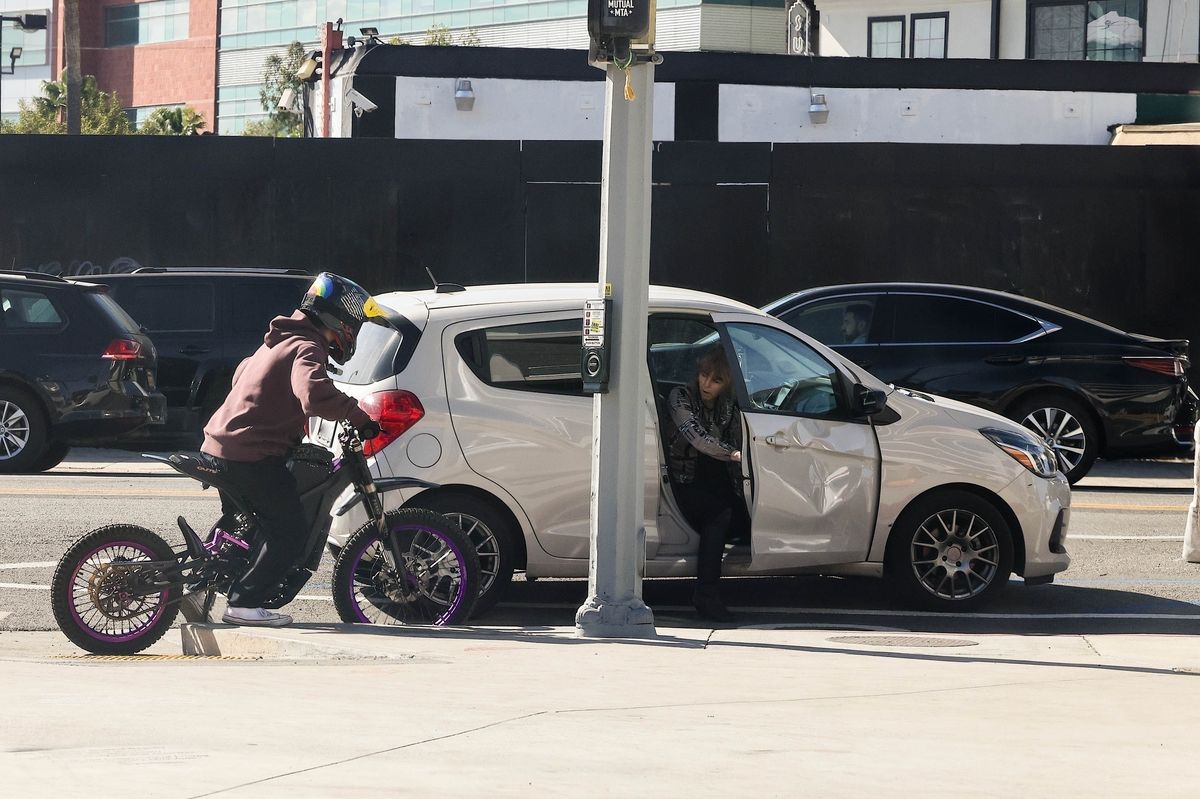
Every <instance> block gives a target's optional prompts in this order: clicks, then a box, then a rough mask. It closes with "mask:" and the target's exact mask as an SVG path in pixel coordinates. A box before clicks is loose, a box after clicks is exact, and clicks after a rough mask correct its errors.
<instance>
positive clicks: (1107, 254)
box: [0, 135, 1200, 340]
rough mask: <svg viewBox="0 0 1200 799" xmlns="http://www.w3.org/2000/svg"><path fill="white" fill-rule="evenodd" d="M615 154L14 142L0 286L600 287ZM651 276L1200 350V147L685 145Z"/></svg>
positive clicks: (375, 144)
mask: <svg viewBox="0 0 1200 799" xmlns="http://www.w3.org/2000/svg"><path fill="white" fill-rule="evenodd" d="M600 155H601V149H600V144H599V143H598V142H483V141H395V140H390V139H336V140H319V139H316V140H314V139H308V140H291V139H289V140H274V141H273V140H269V139H257V138H234V137H227V138H222V137H217V136H202V137H195V138H191V137H189V138H158V137H145V138H142V137H114V138H107V137H92V136H88V137H73V138H68V137H63V136H48V137H38V136H11V135H9V136H3V137H0V267H2V268H6V269H11V268H18V269H35V270H37V269H40V270H42V271H47V272H52V273H62V274H78V273H87V272H89V271H108V270H110V269H119V270H124V269H128V268H130V267H131V265H132V264H133V263H134V262H136V263H138V264H141V265H230V266H279V267H303V268H306V269H310V270H314V271H315V270H320V269H330V270H335V271H339V272H343V273H345V274H348V275H350V276H353V277H354V278H356V279H358V280H360V281H361V282H362V283H363V284H364V285H366V286H367V287H368V288H369V289H371V290H373V291H383V290H387V289H397V288H419V287H424V286H427V285H428V278H427V276H426V275H425V272H424V267H426V266H428V267H430V268H431V269H432V270H433V271H434V273H435V275H436V276H437V278H438V279H439V280H444V281H455V282H460V283H466V284H471V283H483V282H513V281H518V282H519V281H542V280H582V281H591V280H594V279H596V276H597V266H598V258H599V244H598V236H599V214H600V186H599V179H600ZM654 179H655V187H654V191H653V221H654V226H653V236H652V245H651V250H652V253H651V277H652V279H653V280H654V281H655V282H657V283H665V284H673V285H680V286H687V287H692V288H699V289H705V290H709V291H714V292H717V293H721V294H726V295H728V296H732V297H735V298H738V299H742V300H745V301H747V302H750V303H753V304H761V303H763V302H766V301H767V300H770V299H773V298H774V297H776V296H779V295H781V294H784V293H787V292H790V291H793V290H796V289H799V288H803V287H807V286H814V285H824V284H829V283H843V282H854V281H866V280H931V281H946V282H954V283H968V284H973V285H981V286H987V287H991V288H999V289H1006V290H1010V291H1020V292H1022V293H1024V294H1026V295H1028V296H1031V297H1035V298H1038V299H1043V300H1046V301H1049V302H1052V303H1055V304H1058V305H1062V306H1065V307H1067V308H1070V309H1072V310H1075V311H1078V312H1080V313H1084V314H1087V315H1089V316H1094V317H1097V318H1099V319H1102V320H1104V321H1107V322H1109V323H1111V324H1115V325H1117V326H1119V327H1123V328H1126V329H1130V330H1134V331H1137V332H1144V333H1151V334H1155V335H1161V336H1165V337H1188V338H1192V339H1193V340H1196V339H1200V319H1198V318H1197V313H1196V309H1197V300H1198V299H1200V278H1198V277H1197V266H1198V265H1200V258H1198V257H1197V256H1198V254H1200V248H1198V246H1197V231H1198V230H1200V148H1188V147H1096V146H1087V147H1085V146H1079V147H1067V146H982V145H979V146H977V145H893V144H801V145H770V144H718V143H712V142H668V143H663V144H661V145H658V146H657V147H656V151H655V160H654Z"/></svg>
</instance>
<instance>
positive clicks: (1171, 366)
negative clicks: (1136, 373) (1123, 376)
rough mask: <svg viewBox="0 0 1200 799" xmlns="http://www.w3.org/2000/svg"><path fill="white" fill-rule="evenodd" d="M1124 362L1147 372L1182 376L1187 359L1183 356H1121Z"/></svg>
mask: <svg viewBox="0 0 1200 799" xmlns="http://www.w3.org/2000/svg"><path fill="white" fill-rule="evenodd" d="M1121 360H1123V361H1125V363H1127V364H1129V365H1130V366H1132V367H1134V368H1137V369H1145V370H1146V371H1148V372H1156V373H1158V374H1160V375H1166V376H1167V377H1183V373H1184V372H1185V371H1187V360H1186V359H1185V358H1155V357H1150V358H1122V359H1121Z"/></svg>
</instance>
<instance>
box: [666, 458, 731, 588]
mask: <svg viewBox="0 0 1200 799" xmlns="http://www.w3.org/2000/svg"><path fill="white" fill-rule="evenodd" d="M671 488H672V491H673V492H674V494H675V501H676V502H677V503H678V504H679V509H680V510H681V511H683V515H684V518H686V519H687V521H688V524H690V525H691V526H692V529H694V530H695V531H696V532H698V533H699V534H700V549H699V552H698V553H697V564H696V587H697V588H698V589H711V588H715V587H716V585H717V581H718V580H720V579H721V559H722V557H724V555H725V541H726V539H727V538H729V537H730V533H731V532H733V531H734V530H737V529H739V528H740V526H741V525H742V523H743V522H744V521H746V520H747V517H746V505H745V502H744V501H743V500H742V498H741V497H739V496H738V495H737V494H735V493H734V491H733V486H732V485H731V484H730V483H729V480H728V479H727V478H725V479H721V480H707V479H701V480H697V481H696V482H694V483H686V484H682V485H681V484H672V486H671Z"/></svg>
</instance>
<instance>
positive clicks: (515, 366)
mask: <svg viewBox="0 0 1200 799" xmlns="http://www.w3.org/2000/svg"><path fill="white" fill-rule="evenodd" d="M454 343H455V346H456V347H457V348H458V353H459V355H461V356H462V358H463V360H464V361H465V362H466V363H467V365H468V366H470V367H471V371H472V372H474V373H475V376H476V377H478V378H479V379H480V380H482V381H483V382H485V383H487V384H488V385H489V386H496V387H497V388H507V389H514V390H517V391H539V392H542V393H546V394H583V375H582V374H581V373H580V371H579V354H580V347H581V346H582V344H583V319H582V318H578V319H560V320H555V321H552V322H531V323H528V324H523V325H504V326H502V327H489V328H484V329H482V330H472V331H471V332H469V333H463V334H462V335H460V336H458V338H456V339H455V340H454Z"/></svg>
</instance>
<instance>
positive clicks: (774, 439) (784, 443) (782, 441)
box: [763, 434, 800, 449]
mask: <svg viewBox="0 0 1200 799" xmlns="http://www.w3.org/2000/svg"><path fill="white" fill-rule="evenodd" d="M763 441H765V442H767V443H768V444H770V445H771V446H772V447H777V448H779V449H787V448H788V447H798V446H800V444H799V443H797V442H795V441H789V440H788V439H787V437H786V436H783V435H779V434H776V435H773V436H767V437H766V438H764V439H763Z"/></svg>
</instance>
